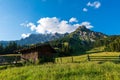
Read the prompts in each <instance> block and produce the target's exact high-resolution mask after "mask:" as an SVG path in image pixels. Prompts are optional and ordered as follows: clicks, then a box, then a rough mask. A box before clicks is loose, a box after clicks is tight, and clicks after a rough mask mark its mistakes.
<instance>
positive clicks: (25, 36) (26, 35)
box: [21, 33, 30, 39]
mask: <svg viewBox="0 0 120 80" xmlns="http://www.w3.org/2000/svg"><path fill="white" fill-rule="evenodd" d="M29 36H30V33H27V34H24V33H23V34H22V35H21V37H22V38H23V39H25V38H27V37H29Z"/></svg>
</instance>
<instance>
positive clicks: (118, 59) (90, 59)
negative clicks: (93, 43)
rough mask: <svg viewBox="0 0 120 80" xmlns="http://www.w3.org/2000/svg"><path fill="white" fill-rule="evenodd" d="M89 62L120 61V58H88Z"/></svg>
mask: <svg viewBox="0 0 120 80" xmlns="http://www.w3.org/2000/svg"><path fill="white" fill-rule="evenodd" d="M87 59H88V61H120V55H119V56H90V55H88V56H87Z"/></svg>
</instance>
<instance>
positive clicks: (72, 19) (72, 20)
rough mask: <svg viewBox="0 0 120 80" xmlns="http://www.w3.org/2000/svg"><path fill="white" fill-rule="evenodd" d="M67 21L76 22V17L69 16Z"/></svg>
mask: <svg viewBox="0 0 120 80" xmlns="http://www.w3.org/2000/svg"><path fill="white" fill-rule="evenodd" d="M69 22H71V23H72V22H78V20H77V19H76V18H74V17H72V18H70V20H69Z"/></svg>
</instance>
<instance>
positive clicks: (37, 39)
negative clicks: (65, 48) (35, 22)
mask: <svg viewBox="0 0 120 80" xmlns="http://www.w3.org/2000/svg"><path fill="white" fill-rule="evenodd" d="M66 35H68V33H66V34H59V33H55V34H31V35H30V36H29V37H27V38H25V39H21V40H16V41H15V42H16V43H17V44H19V45H26V44H36V43H44V42H47V41H51V40H55V39H59V38H63V37H64V36H66ZM9 42H11V41H0V43H2V44H3V45H7V44H8V43H9Z"/></svg>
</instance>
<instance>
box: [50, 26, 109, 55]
mask: <svg viewBox="0 0 120 80" xmlns="http://www.w3.org/2000/svg"><path fill="white" fill-rule="evenodd" d="M104 38H107V35H105V34H103V33H100V32H95V31H92V30H90V29H87V28H86V27H85V26H79V27H78V28H77V29H76V30H75V31H74V32H72V33H70V34H68V35H67V36H65V37H63V38H61V39H58V40H54V41H51V42H50V43H51V45H52V46H53V47H55V48H56V49H58V51H59V53H60V56H68V55H76V54H80V53H83V52H84V51H86V50H89V49H91V48H92V47H93V43H95V42H96V41H97V40H100V39H104Z"/></svg>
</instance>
